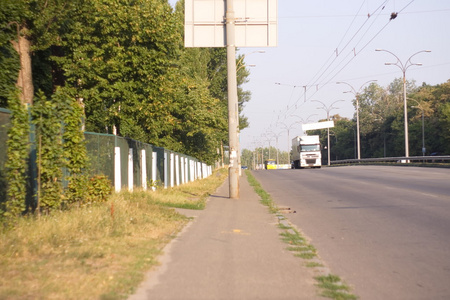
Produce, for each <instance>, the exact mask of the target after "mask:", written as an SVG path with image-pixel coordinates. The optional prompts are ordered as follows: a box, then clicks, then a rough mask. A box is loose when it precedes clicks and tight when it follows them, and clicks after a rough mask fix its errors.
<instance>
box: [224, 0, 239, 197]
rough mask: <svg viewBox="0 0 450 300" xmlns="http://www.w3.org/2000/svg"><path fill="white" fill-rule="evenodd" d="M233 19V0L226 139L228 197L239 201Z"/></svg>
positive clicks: (228, 28) (229, 26)
mask: <svg viewBox="0 0 450 300" xmlns="http://www.w3.org/2000/svg"><path fill="white" fill-rule="evenodd" d="M234 34H235V17H234V8H233V0H227V12H226V36H227V68H228V139H229V145H230V167H229V170H228V175H229V197H230V198H231V199H239V159H238V155H239V151H238V150H239V149H238V147H239V145H238V130H239V128H238V122H237V120H238V119H237V112H238V96H237V79H236V46H235V35H234Z"/></svg>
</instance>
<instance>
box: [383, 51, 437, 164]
mask: <svg viewBox="0 0 450 300" xmlns="http://www.w3.org/2000/svg"><path fill="white" fill-rule="evenodd" d="M375 51H384V52H387V53H390V54H391V55H393V56H394V57H395V58H396V59H397V62H395V63H384V64H385V65H387V66H397V67H399V68H400V70H402V73H403V106H404V111H405V112H404V114H405V157H409V139H408V106H407V103H406V70H407V69H408V68H409V67H411V66H421V65H422V64H421V63H412V62H411V58H413V56H415V55H417V54H419V53H422V52H431V50H422V51H419V52H416V53H414V54H413V55H411V56H410V57H409V58H408V60H407V61H406V63H405V64H403V63H402V62H401V60H400V58H398V56H397V55H395V54H394V53H392V52H391V51H388V50H384V49H375Z"/></svg>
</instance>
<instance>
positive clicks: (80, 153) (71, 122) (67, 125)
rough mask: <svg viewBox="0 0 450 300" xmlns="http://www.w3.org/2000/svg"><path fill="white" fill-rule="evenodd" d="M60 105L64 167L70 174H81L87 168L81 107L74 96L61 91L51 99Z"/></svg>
mask: <svg viewBox="0 0 450 300" xmlns="http://www.w3.org/2000/svg"><path fill="white" fill-rule="evenodd" d="M53 99H54V100H56V102H57V103H59V105H60V113H61V116H62V120H63V121H64V132H63V134H62V138H63V147H64V158H65V159H66V164H65V166H66V167H67V169H68V170H69V173H70V174H81V173H82V171H83V170H85V168H86V167H87V164H88V158H87V149H86V141H85V139H84V134H83V131H82V125H83V124H82V118H83V107H82V106H81V104H80V103H79V102H78V101H77V100H75V96H73V95H70V94H68V93H67V92H65V91H63V90H62V89H59V90H57V92H56V94H55V95H54V97H53Z"/></svg>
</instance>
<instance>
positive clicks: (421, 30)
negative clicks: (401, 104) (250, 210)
mask: <svg viewBox="0 0 450 300" xmlns="http://www.w3.org/2000/svg"><path fill="white" fill-rule="evenodd" d="M169 2H170V3H171V4H173V3H175V2H176V0H170V1H169ZM393 12H395V13H397V17H396V18H395V19H392V20H390V19H391V14H392V13H393ZM369 15H370V17H369ZM377 48H381V49H386V50H389V51H391V52H392V53H394V54H395V55H396V56H398V57H399V58H400V60H401V62H402V63H403V64H405V63H406V61H407V60H408V58H409V57H410V56H411V55H413V54H414V53H416V52H418V51H421V50H431V51H432V52H431V53H420V54H418V55H417V56H414V57H413V58H412V60H411V61H412V62H413V63H422V64H423V65H422V66H411V67H410V68H408V70H407V72H406V78H407V80H415V81H416V84H417V85H421V84H422V83H423V82H426V83H427V84H431V85H435V84H439V83H444V82H446V81H447V80H449V79H450V1H448V0H391V1H389V0H366V1H363V0H341V1H336V0H313V1H311V0H308V1H306V0H278V46H277V47H274V48H240V49H239V52H238V53H240V54H246V57H245V62H246V64H248V65H256V66H255V67H251V68H250V72H251V75H250V77H249V80H250V81H249V82H248V83H247V84H245V86H244V88H245V89H246V90H249V91H251V93H252V97H251V100H250V102H248V103H247V104H246V106H245V109H244V115H245V116H247V117H248V119H249V122H250V128H247V129H245V130H243V131H242V132H241V135H240V141H241V148H242V149H244V148H247V149H254V148H255V147H259V146H262V145H263V146H268V143H267V141H266V140H265V138H263V137H262V135H264V134H268V133H269V132H272V133H275V134H278V135H279V139H278V146H279V148H280V149H282V150H287V148H288V143H287V130H286V129H285V127H291V128H292V129H291V130H290V139H292V138H293V137H294V136H296V135H301V134H302V131H301V126H300V125H299V124H294V123H295V122H298V121H300V119H303V120H305V121H306V120H309V121H312V122H316V121H318V120H319V119H325V118H326V111H325V110H324V109H318V107H321V106H322V104H320V103H318V102H314V101H311V100H318V101H321V102H323V103H324V104H325V105H327V106H329V105H331V104H332V103H333V102H335V101H337V100H345V101H340V102H338V103H336V104H334V105H333V107H336V108H338V109H333V110H331V112H330V114H331V115H333V114H340V115H341V116H344V117H348V118H352V117H353V114H354V112H355V109H354V107H353V105H352V99H353V98H354V96H353V94H350V93H344V92H345V91H348V90H349V89H350V88H349V87H348V86H347V85H344V84H336V82H338V81H345V82H347V83H349V84H351V85H352V86H353V87H354V88H355V89H356V90H359V88H360V87H361V85H363V84H364V83H365V82H367V81H369V80H377V83H378V84H379V85H381V86H383V87H387V85H388V84H389V83H391V82H392V81H393V80H394V79H395V78H399V77H401V76H402V72H401V70H400V69H399V68H398V67H396V66H386V65H385V63H386V62H392V63H395V62H396V58H395V57H394V56H393V55H391V54H389V53H386V52H376V51H375V49H377ZM257 50H264V51H265V53H254V52H255V51H257ZM304 86H306V96H305V87H304ZM305 100H306V101H305ZM360 122H364V120H360ZM271 145H272V146H275V139H274V138H273V139H272V143H271Z"/></svg>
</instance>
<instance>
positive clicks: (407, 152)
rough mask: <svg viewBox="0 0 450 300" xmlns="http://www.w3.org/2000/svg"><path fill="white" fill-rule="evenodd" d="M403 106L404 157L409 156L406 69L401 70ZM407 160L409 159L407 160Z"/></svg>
mask: <svg viewBox="0 0 450 300" xmlns="http://www.w3.org/2000/svg"><path fill="white" fill-rule="evenodd" d="M403 106H404V111H405V112H404V115H405V157H409V134H408V104H407V101H406V69H404V70H403ZM407 162H409V161H407Z"/></svg>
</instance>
